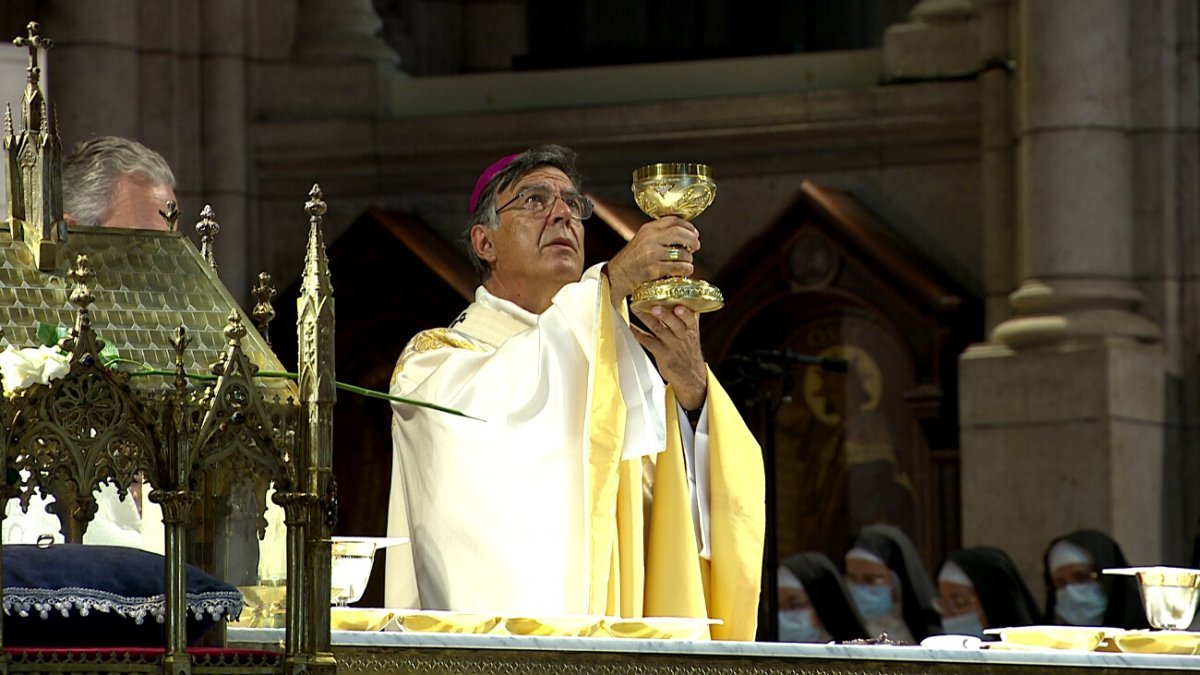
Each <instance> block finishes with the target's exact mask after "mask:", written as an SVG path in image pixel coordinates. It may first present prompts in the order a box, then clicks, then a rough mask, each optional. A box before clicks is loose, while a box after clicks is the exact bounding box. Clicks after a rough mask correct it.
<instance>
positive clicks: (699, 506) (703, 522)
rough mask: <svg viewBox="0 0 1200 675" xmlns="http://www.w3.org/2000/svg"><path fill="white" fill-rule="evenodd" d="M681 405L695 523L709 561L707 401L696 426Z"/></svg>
mask: <svg viewBox="0 0 1200 675" xmlns="http://www.w3.org/2000/svg"><path fill="white" fill-rule="evenodd" d="M676 406H677V407H678V408H679V410H678V412H679V436H680V439H681V440H682V441H683V461H684V463H685V464H686V465H687V479H688V493H689V494H690V495H691V497H692V523H694V524H695V527H696V544H697V545H698V548H699V549H700V557H701V558H704V559H705V560H708V559H709V558H710V557H711V555H712V550H711V548H710V543H711V537H710V534H709V527H708V521H709V513H708V512H709V508H708V504H709V498H710V497H709V495H710V494H711V491H710V483H709V479H708V457H709V455H708V400H707V399H705V401H704V407H703V408H701V409H700V421H698V422H697V423H696V429H695V430H694V431H693V430H692V425H691V424H689V423H688V420H687V414H686V413H685V412H684V410H683V406H681V405H679V404H678V403H676Z"/></svg>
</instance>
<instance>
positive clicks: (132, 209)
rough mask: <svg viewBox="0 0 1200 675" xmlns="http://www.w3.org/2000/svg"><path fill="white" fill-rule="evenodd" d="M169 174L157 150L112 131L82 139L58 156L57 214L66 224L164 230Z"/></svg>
mask: <svg viewBox="0 0 1200 675" xmlns="http://www.w3.org/2000/svg"><path fill="white" fill-rule="evenodd" d="M168 201H175V174H173V173H172V172H171V167H169V166H167V162H166V160H164V159H163V158H162V155H160V154H158V153H157V152H155V151H153V150H151V149H150V148H147V147H146V146H144V145H142V144H141V143H138V142H137V141H132V140H129V139H127V138H121V137H118V136H101V137H98V138H93V139H91V140H87V141H83V142H81V143H79V144H78V145H76V146H75V151H74V152H72V153H71V154H70V156H68V157H67V158H66V159H65V160H63V212H64V213H63V217H64V219H65V220H66V221H67V223H68V224H70V225H82V226H87V227H123V228H128V229H138V230H165V229H167V223H166V221H165V220H164V219H163V218H162V216H161V215H160V214H159V211H160V210H164V209H165V208H166V204H167V202H168Z"/></svg>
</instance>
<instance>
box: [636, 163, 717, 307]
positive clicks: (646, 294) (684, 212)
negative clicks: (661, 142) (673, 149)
mask: <svg viewBox="0 0 1200 675" xmlns="http://www.w3.org/2000/svg"><path fill="white" fill-rule="evenodd" d="M716 195H717V184H716V183H715V182H714V181H713V179H712V171H711V170H710V169H709V168H708V166H707V165H705V164H686V163H677V162H674V163H667V164H650V165H648V166H643V167H642V168H640V169H638V170H637V171H634V172H633V198H634V199H635V200H636V201H637V205H638V208H640V209H641V210H642V211H643V212H644V213H645V214H646V215H648V216H650V217H651V218H662V217H663V216H679V217H680V218H683V219H684V220H688V221H690V220H692V219H693V218H695V217H696V216H698V215H700V213H702V212H703V211H704V209H706V208H708V205H709V204H712V200H713V197H715V196H716ZM630 304H631V306H632V307H633V309H635V310H637V311H639V312H644V311H649V310H650V308H652V307H655V306H665V307H674V306H675V305H683V306H684V307H687V308H688V309H690V310H692V311H693V312H711V311H713V310H716V309H721V306H722V305H723V304H725V298H723V297H722V296H721V291H720V289H718V288H717V287H716V286H713V285H712V284H710V283H708V282H707V281H701V280H700V279H689V278H687V277H666V278H664V279H658V280H656V281H650V282H647V283H644V284H642V285H641V286H638V287H637V289H635V290H634V291H633V295H632V296H631V297H630Z"/></svg>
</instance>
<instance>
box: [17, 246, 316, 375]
mask: <svg viewBox="0 0 1200 675" xmlns="http://www.w3.org/2000/svg"><path fill="white" fill-rule="evenodd" d="M80 253H85V254H87V256H88V259H89V260H90V261H91V265H92V269H93V271H95V274H96V276H95V279H93V281H92V291H93V293H94V294H95V296H96V301H95V302H94V303H93V304H92V305H91V306H90V308H89V309H90V311H91V316H92V329H93V330H94V331H95V332H96V334H97V335H98V336H99V337H100V338H101V339H102V340H104V341H106V342H108V343H111V344H113V345H114V346H116V348H117V351H118V352H119V353H120V356H121V357H122V358H126V359H130V360H133V361H139V362H142V363H146V364H148V365H150V366H152V367H154V368H162V369H168V370H169V369H171V368H173V367H174V352H173V348H172V347H171V337H172V333H173V332H174V330H175V328H176V327H177V326H179V325H181V324H182V325H183V326H185V327H186V328H187V331H188V336H189V337H191V338H192V342H191V344H190V345H189V347H188V350H187V354H186V357H185V358H186V359H187V361H186V363H185V366H186V368H187V370H188V372H192V373H208V372H209V365H210V364H211V363H212V362H213V361H215V360H216V359H217V358H218V356H220V355H221V354H222V353H224V351H225V349H226V345H227V342H226V340H225V336H224V334H223V333H222V331H223V330H224V328H225V324H226V319H227V317H228V316H229V311H230V310H231V309H235V308H236V309H237V310H238V312H239V313H241V315H242V324H243V325H244V326H245V327H246V337H244V338H243V339H242V350H243V351H244V352H245V353H246V354H247V356H248V357H249V358H250V360H251V361H252V362H253V363H254V364H255V365H257V366H258V367H259V368H260V369H261V370H274V371H281V370H285V369H284V367H283V365H282V364H280V362H279V359H278V358H277V357H276V356H275V354H274V352H272V351H271V349H270V347H269V346H268V345H267V342H266V340H264V339H263V337H262V336H261V335H260V334H259V333H258V331H257V330H256V329H255V328H254V323H253V322H252V321H251V320H250V318H249V317H248V316H246V314H245V312H244V311H243V310H242V308H241V307H238V305H237V303H236V302H234V300H233V297H232V296H230V294H229V291H228V290H226V288H225V286H224V285H223V284H222V283H221V281H220V280H219V278H218V277H217V275H216V272H215V271H214V270H213V269H212V268H211V267H210V266H209V265H208V263H206V262H205V261H204V259H203V258H202V257H201V256H200V252H199V251H197V250H196V247H195V246H194V245H193V244H192V242H191V241H190V240H189V239H188V238H187V237H185V236H183V235H182V234H180V233H176V232H159V231H151V230H126V229H118V228H78V229H76V228H71V229H70V230H69V231H68V236H67V241H66V242H65V243H63V244H61V245H60V246H59V254H58V259H57V260H56V263H57V264H56V266H55V269H54V270H53V271H52V272H42V271H39V270H38V269H37V268H36V267H35V266H34V262H33V255H32V253H30V251H29V248H28V247H27V246H26V245H25V244H24V243H23V242H20V241H13V239H12V237H11V235H10V234H9V230H8V227H7V226H0V322H2V324H0V325H3V327H4V334H5V337H6V338H7V339H8V342H9V343H10V344H12V345H13V346H16V347H29V346H35V345H37V344H38V342H37V335H36V331H37V324H38V322H43V323H51V324H60V325H65V326H72V325H74V324H75V316H76V308H75V306H74V305H72V304H71V303H70V301H69V300H68V299H67V293H68V290H69V289H68V287H69V285H70V281H69V280H68V279H67V271H68V270H69V269H70V268H71V267H72V266H73V265H74V261H75V256H76V255H77V254H80ZM259 381H260V382H261V383H262V386H263V387H264V388H265V390H266V391H265V392H264V393H266V394H268V395H269V396H272V397H273V396H274V395H279V396H280V397H282V398H286V397H289V396H292V397H295V396H297V389H296V386H295V384H294V383H293V382H292V381H290V380H283V379H271V378H263V379H261V380H259ZM132 383H133V384H134V385H135V386H139V387H147V388H158V387H162V386H165V385H166V384H167V379H166V378H159V377H138V378H134V380H133V382H132Z"/></svg>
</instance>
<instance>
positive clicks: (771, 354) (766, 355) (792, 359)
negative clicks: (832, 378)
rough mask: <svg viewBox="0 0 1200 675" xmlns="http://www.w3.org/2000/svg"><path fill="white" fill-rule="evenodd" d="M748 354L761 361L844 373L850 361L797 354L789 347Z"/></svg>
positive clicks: (760, 350) (848, 368) (757, 350)
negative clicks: (814, 367)
mask: <svg viewBox="0 0 1200 675" xmlns="http://www.w3.org/2000/svg"><path fill="white" fill-rule="evenodd" d="M750 355H751V356H752V357H753V358H757V359H759V360H762V361H775V362H777V363H786V364H789V365H796V366H816V367H818V368H820V369H821V370H828V371H830V372H833V373H844V372H847V371H848V370H850V362H849V361H847V360H846V359H837V358H833V357H829V356H809V355H808V354H797V353H796V352H794V351H792V350H790V349H784V350H778V349H756V350H754V351H752V352H750Z"/></svg>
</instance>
